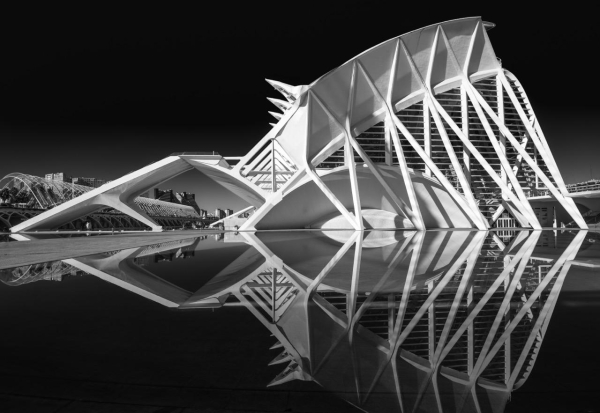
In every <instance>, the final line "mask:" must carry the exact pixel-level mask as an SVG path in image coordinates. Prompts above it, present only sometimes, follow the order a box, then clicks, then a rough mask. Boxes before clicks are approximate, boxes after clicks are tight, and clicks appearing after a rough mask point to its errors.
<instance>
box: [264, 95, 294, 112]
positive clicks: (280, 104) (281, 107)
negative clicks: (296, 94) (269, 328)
mask: <svg viewBox="0 0 600 413" xmlns="http://www.w3.org/2000/svg"><path fill="white" fill-rule="evenodd" d="M267 100H268V101H269V102H271V103H272V104H274V105H275V106H277V109H279V110H281V111H282V112H285V111H286V110H288V109H289V108H291V107H292V104H291V103H290V102H287V101H285V100H281V99H275V98H267Z"/></svg>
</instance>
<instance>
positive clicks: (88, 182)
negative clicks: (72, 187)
mask: <svg viewBox="0 0 600 413" xmlns="http://www.w3.org/2000/svg"><path fill="white" fill-rule="evenodd" d="M71 182H72V183H74V184H76V185H82V186H89V187H90V188H98V187H100V186H102V185H104V184H105V183H107V182H110V181H106V180H104V179H98V178H84V177H76V178H72V179H71Z"/></svg>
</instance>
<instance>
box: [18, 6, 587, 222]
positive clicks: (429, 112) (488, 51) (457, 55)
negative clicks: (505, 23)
mask: <svg viewBox="0 0 600 413" xmlns="http://www.w3.org/2000/svg"><path fill="white" fill-rule="evenodd" d="M493 26H494V25H493V24H491V23H487V22H484V21H482V20H481V19H480V18H478V17H473V18H464V19H459V20H453V21H449V22H445V23H440V24H435V25H432V26H428V27H425V28H422V29H419V30H415V31H413V32H410V33H407V34H404V35H402V36H399V37H396V38H394V39H390V40H388V41H386V42H384V43H381V44H379V45H377V46H375V47H373V48H371V49H369V50H367V51H365V52H363V53H362V54H360V55H358V56H356V57H355V58H353V59H351V60H349V61H348V62H346V63H344V64H343V65H341V66H340V67H338V68H336V69H334V70H332V71H330V72H329V73H327V74H326V75H324V76H322V77H321V78H319V79H317V80H316V81H314V82H313V83H311V84H310V85H304V86H290V85H286V84H284V83H281V82H276V81H270V80H269V83H270V84H271V85H272V86H273V87H274V88H275V89H276V90H278V91H279V92H281V93H282V94H283V95H284V97H285V100H279V99H270V100H271V101H272V102H273V103H274V104H275V106H277V107H278V108H279V109H280V110H281V111H282V113H275V112H273V115H274V117H275V118H276V119H277V123H275V124H273V128H272V129H271V130H270V132H269V133H268V134H267V135H266V136H264V137H263V138H262V139H261V140H260V142H258V144H257V145H256V146H255V147H254V148H253V149H252V150H251V151H250V152H249V153H248V154H246V155H245V156H243V157H241V158H240V157H236V158H227V157H225V158H223V157H221V156H220V155H217V154H210V155H209V154H198V153H182V154H174V155H172V156H170V157H168V158H165V159H163V160H161V161H159V162H157V163H155V164H152V165H149V166H147V167H145V168H142V169H140V170H138V171H136V172H133V173H131V174H129V175H126V176H124V177H123V178H120V179H117V180H115V181H113V182H110V183H109V184H106V185H104V186H102V187H100V188H97V189H96V190H94V191H90V192H88V193H86V194H85V195H82V196H81V197H79V198H76V199H74V200H73V201H70V202H67V203H65V204H63V205H61V206H59V207H57V208H54V209H52V210H51V211H48V212H47V213H45V214H41V215H38V216H37V217H35V218H33V219H31V220H29V221H26V222H24V223H23V224H21V225H18V226H16V227H14V228H13V231H21V230H27V229H41V228H53V227H55V226H57V225H59V224H60V223H64V222H65V221H67V220H69V219H73V217H77V216H79V215H82V214H83V213H89V210H90V209H94V208H99V207H100V206H102V205H109V206H111V207H113V208H116V209H119V210H121V211H123V212H124V213H126V214H132V216H134V217H135V218H136V219H138V220H140V221H143V222H145V223H147V224H148V225H149V226H151V227H152V228H153V229H155V230H160V227H159V226H158V225H157V224H156V223H154V222H153V221H152V220H151V219H150V218H149V217H147V216H145V215H144V213H143V211H141V210H139V209H138V208H136V207H135V205H134V204H133V202H132V201H133V199H135V197H136V196H137V195H138V194H140V193H143V192H145V191H146V190H148V188H150V187H152V186H153V185H157V184H159V183H160V182H162V181H165V180H167V179H170V178H171V177H173V176H175V175H177V174H179V173H182V172H185V171H187V170H190V169H193V168H196V169H198V170H200V171H201V172H203V173H205V174H206V175H208V176H209V177H210V178H212V179H214V180H215V181H216V182H218V183H220V184H221V185H223V186H225V187H226V188H228V189H230V190H231V191H233V192H234V193H236V194H237V195H239V196H240V197H242V198H243V199H245V200H247V201H248V203H249V204H250V205H252V206H253V207H255V208H256V212H255V213H254V214H253V215H252V216H251V217H250V218H249V219H248V220H247V221H246V222H245V223H244V224H243V225H242V226H241V228H240V229H241V230H255V229H276V228H289V229H291V228H349V229H356V230H362V229H364V228H402V227H411V228H415V229H419V230H422V229H429V228H477V229H486V228H490V227H494V226H506V225H505V224H501V225H500V224H499V222H500V223H501V222H505V221H503V220H509V222H512V223H513V224H512V225H509V226H521V227H530V228H536V229H537V228H541V227H548V226H552V222H551V219H549V218H548V217H547V216H548V214H547V213H542V212H541V211H540V208H537V209H536V208H534V207H533V206H532V205H531V203H530V201H529V199H530V198H533V197H537V196H539V195H549V196H551V197H552V198H554V199H555V200H556V201H557V202H558V203H559V204H560V206H561V207H562V208H564V210H565V211H566V212H567V213H568V214H569V215H570V217H571V218H572V219H573V221H574V222H575V223H576V224H577V225H579V226H580V227H581V228H586V224H585V221H584V220H583V218H582V217H581V214H580V212H579V210H578V209H577V207H576V206H575V203H574V202H573V200H572V199H571V198H570V197H569V196H568V192H567V190H566V188H565V185H564V182H563V180H562V177H561V175H560V172H559V170H558V167H557V164H556V162H555V160H554V158H553V157H552V153H551V152H550V148H549V146H548V143H547V141H546V139H545V137H544V134H543V132H542V129H541V127H540V125H539V122H538V121H537V118H536V116H535V114H534V112H533V110H532V108H531V106H530V103H529V100H528V99H527V96H526V94H525V91H524V90H523V88H522V87H521V85H520V83H519V81H518V80H517V79H516V77H515V76H514V75H512V74H511V73H510V72H508V71H507V70H505V69H504V68H502V65H501V63H500V61H499V59H498V58H497V57H496V55H495V54H494V50H493V48H492V45H491V43H490V41H489V38H488V35H487V30H489V29H490V28H492V27H493Z"/></svg>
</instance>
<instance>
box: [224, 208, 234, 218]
mask: <svg viewBox="0 0 600 413" xmlns="http://www.w3.org/2000/svg"><path fill="white" fill-rule="evenodd" d="M225 215H226V216H230V215H233V209H226V210H225Z"/></svg>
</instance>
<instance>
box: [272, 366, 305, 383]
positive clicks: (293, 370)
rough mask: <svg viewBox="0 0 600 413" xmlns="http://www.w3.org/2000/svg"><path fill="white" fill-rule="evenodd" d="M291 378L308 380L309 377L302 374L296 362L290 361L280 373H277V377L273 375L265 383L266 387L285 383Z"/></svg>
mask: <svg viewBox="0 0 600 413" xmlns="http://www.w3.org/2000/svg"><path fill="white" fill-rule="evenodd" d="M292 380H302V381H309V380H310V377H309V376H308V375H306V374H304V372H303V371H302V368H300V366H299V365H297V364H296V363H291V364H290V365H289V366H287V367H286V369H285V370H283V371H282V372H281V373H280V374H278V375H277V377H275V378H274V379H273V380H272V381H271V382H270V383H269V384H267V387H271V386H278V385H280V384H283V383H287V382H288V381H292Z"/></svg>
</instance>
